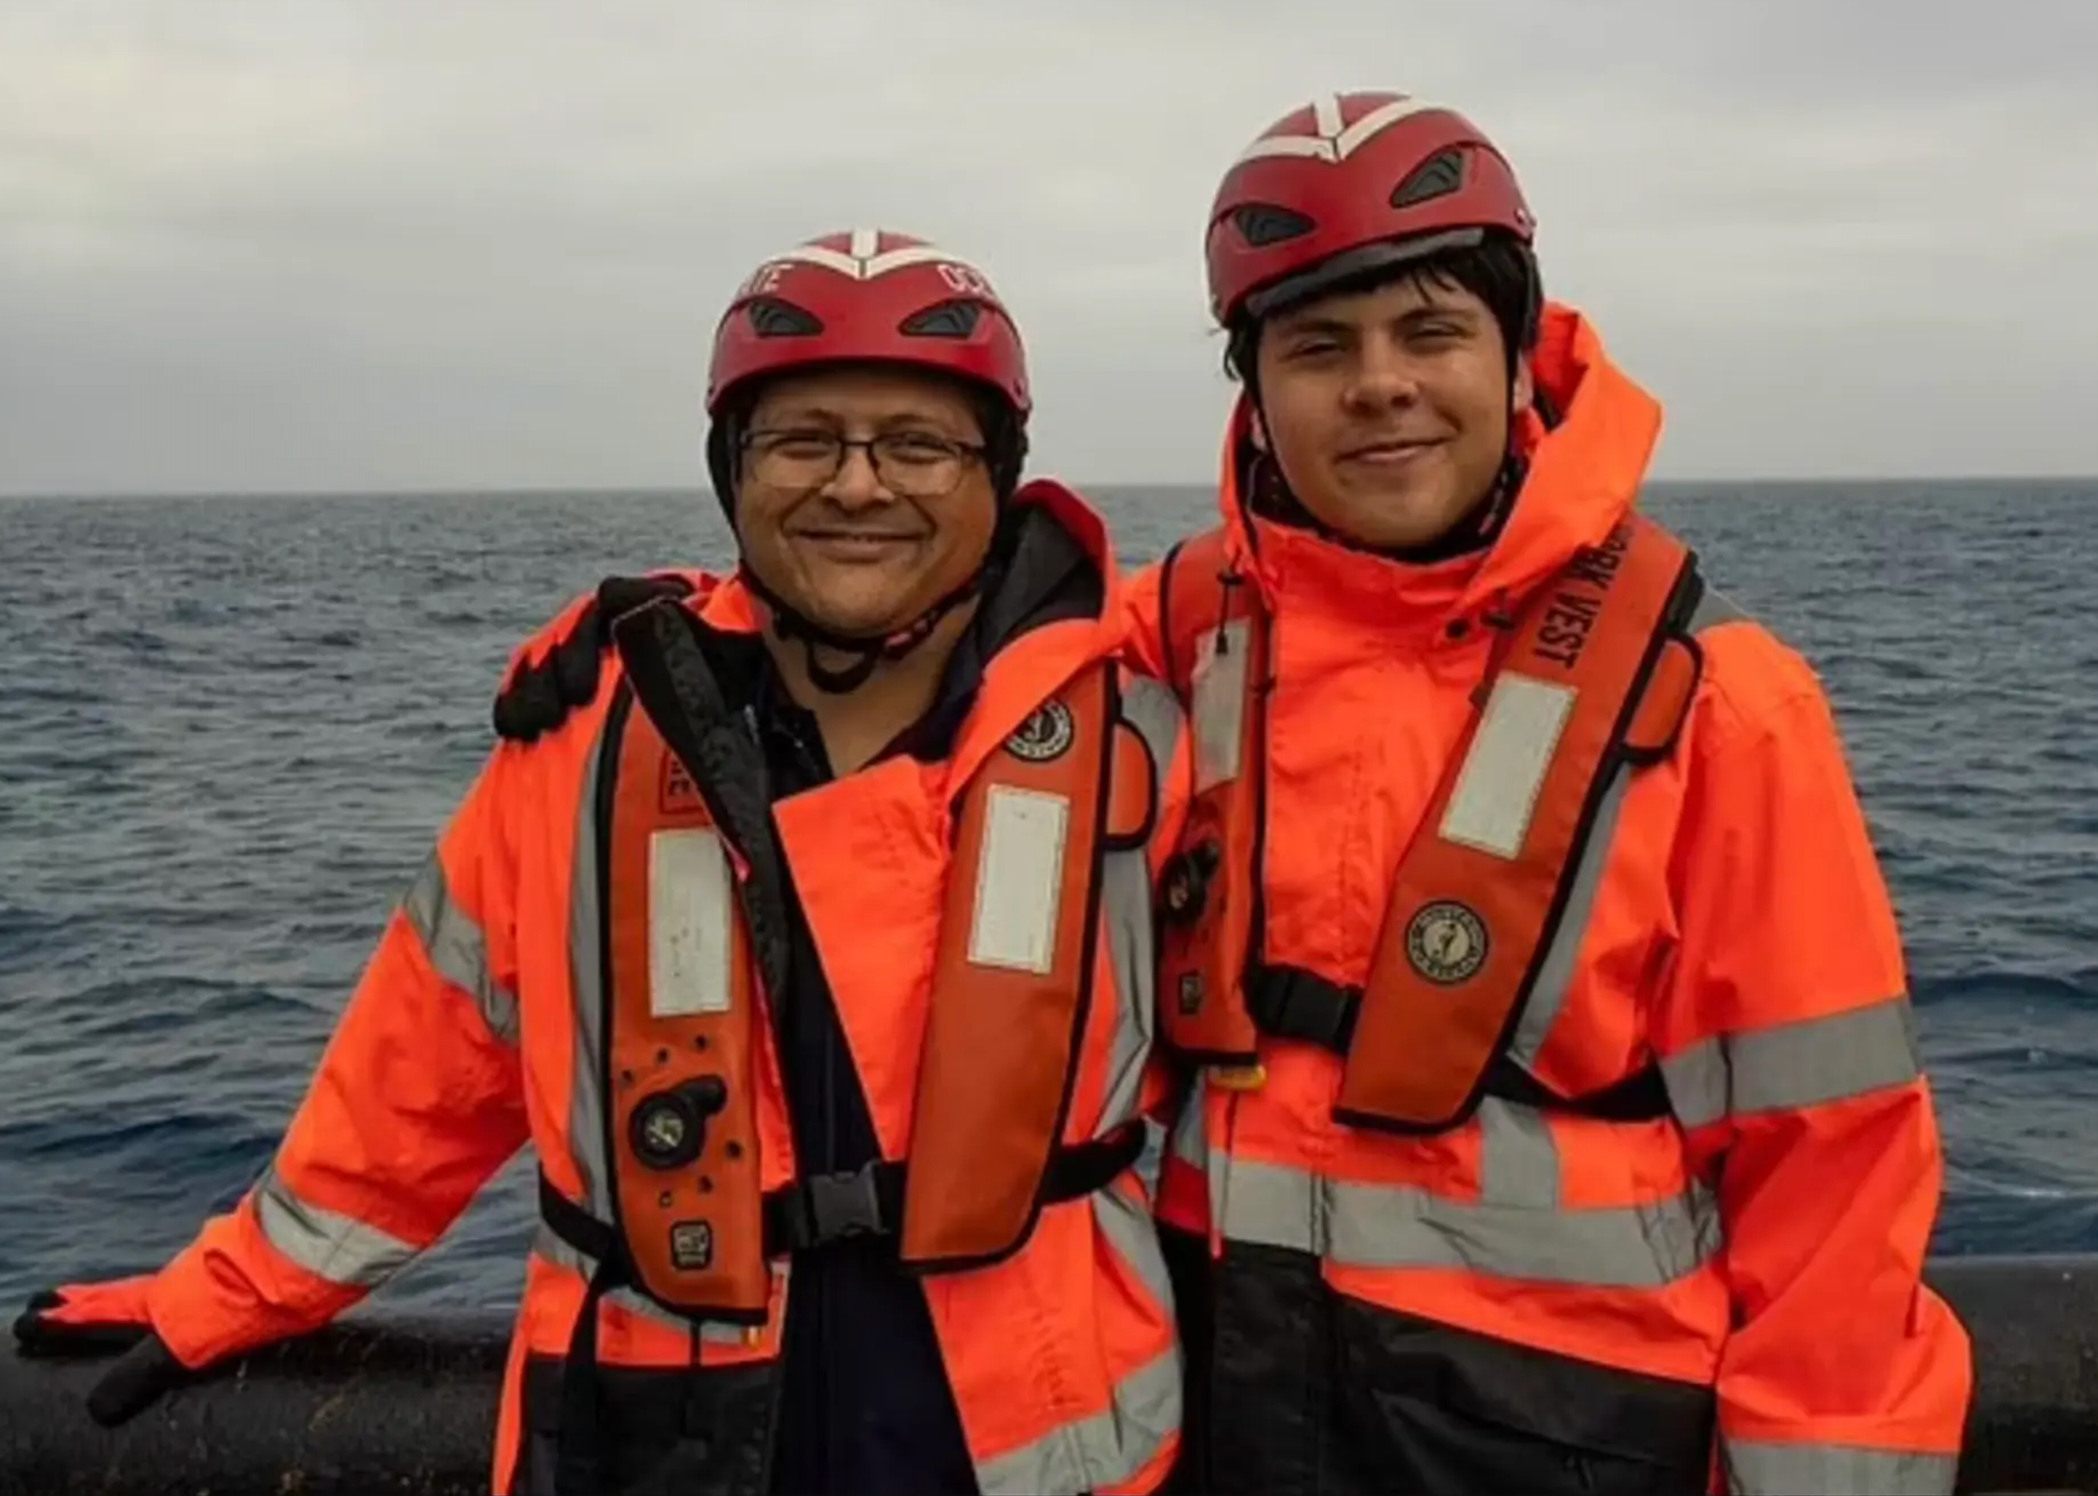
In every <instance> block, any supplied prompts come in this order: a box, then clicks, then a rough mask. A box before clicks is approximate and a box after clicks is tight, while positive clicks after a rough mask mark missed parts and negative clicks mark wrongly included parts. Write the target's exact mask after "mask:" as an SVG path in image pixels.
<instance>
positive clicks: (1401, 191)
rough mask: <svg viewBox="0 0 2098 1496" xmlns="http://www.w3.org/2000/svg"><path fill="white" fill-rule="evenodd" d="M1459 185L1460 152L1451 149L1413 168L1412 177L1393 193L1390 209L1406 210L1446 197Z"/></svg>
mask: <svg viewBox="0 0 2098 1496" xmlns="http://www.w3.org/2000/svg"><path fill="white" fill-rule="evenodd" d="M1463 185H1464V152H1463V151H1461V150H1458V149H1456V148H1455V147H1452V148H1451V149H1449V150H1447V151H1443V152H1441V153H1440V154H1438V155H1434V156H1430V157H1429V158H1428V159H1427V160H1426V161H1424V162H1422V163H1421V164H1420V165H1419V166H1417V167H1415V168H1414V169H1413V173H1412V175H1410V176H1408V177H1407V178H1406V180H1405V181H1403V182H1401V183H1399V185H1398V186H1397V187H1396V188H1395V189H1393V191H1392V194H1391V205H1392V206H1393V207H1394V208H1410V207H1412V206H1413V205H1414V204H1415V203H1424V202H1427V201H1429V200H1430V199H1432V198H1438V197H1447V196H1448V195H1449V194H1450V193H1452V192H1455V191H1456V190H1457V189H1458V188H1459V187H1462V186H1463Z"/></svg>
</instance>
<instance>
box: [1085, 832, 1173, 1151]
mask: <svg viewBox="0 0 2098 1496" xmlns="http://www.w3.org/2000/svg"><path fill="white" fill-rule="evenodd" d="M1100 879H1101V884H1102V887H1101V890H1100V923H1101V927H1102V933H1103V934H1104V935H1105V936H1106V939H1107V961H1108V966H1109V968H1110V969H1111V970H1112V971H1113V972H1114V974H1115V991H1114V992H1113V994H1111V995H1112V996H1113V998H1114V1001H1115V1005H1116V1014H1115V1034H1114V1042H1113V1044H1112V1045H1110V1046H1109V1049H1108V1056H1107V1090H1106V1095H1105V1099H1104V1100H1103V1101H1102V1103H1101V1108H1100V1118H1099V1122H1098V1130H1099V1131H1101V1132H1107V1131H1109V1130H1110V1129H1112V1128H1114V1127H1117V1126H1119V1125H1120V1124H1121V1123H1123V1122H1126V1121H1128V1120H1129V1119H1130V1118H1131V1117H1133V1116H1135V1115H1136V1113H1137V1104H1138V1102H1139V1101H1140V1100H1141V1099H1142V1094H1143V1085H1144V1067H1145V1065H1146V1064H1147V1063H1148V1062H1149V1060H1150V1058H1151V1045H1152V1041H1153V1037H1154V1029H1155V1028H1156V1025H1157V1019H1158V1013H1157V1007H1156V1000H1155V998H1154V997H1153V995H1152V993H1153V986H1152V969H1153V964H1154V963H1153V957H1152V951H1151V934H1152V932H1151V868H1150V865H1149V863H1148V862H1147V861H1146V859H1145V853H1144V849H1143V848H1141V847H1138V848H1135V849H1133V850H1131V851H1127V852H1109V853H1107V854H1106V855H1105V856H1104V857H1102V858H1101V869H1100ZM1108 996H1110V994H1107V993H1102V992H1095V993H1094V994H1093V1000H1094V1001H1095V1002H1099V1001H1101V1000H1102V999H1103V998H1106V997H1108Z"/></svg>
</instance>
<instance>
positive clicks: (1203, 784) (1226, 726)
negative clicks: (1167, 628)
mask: <svg viewBox="0 0 2098 1496" xmlns="http://www.w3.org/2000/svg"><path fill="white" fill-rule="evenodd" d="M1248 627H1249V625H1248V624H1247V622H1246V620H1245V619H1243V618H1240V619H1235V620H1233V621H1232V622H1230V623H1227V624H1225V625H1224V629H1223V640H1222V647H1221V648H1219V646H1218V639H1217V631H1216V630H1215V629H1204V630H1203V631H1202V636H1201V638H1199V639H1198V640H1196V641H1195V669H1194V675H1193V684H1194V698H1195V701H1194V713H1193V716H1194V729H1195V793H1196V794H1198V795H1199V794H1201V793H1202V792H1203V791H1204V790H1206V789H1208V788H1209V787H1210V786H1211V785H1213V784H1222V783H1224V782H1225V781H1226V780H1230V779H1236V778H1237V777H1238V750H1239V738H1240V736H1241V734H1242V731H1243V729H1244V725H1245V716H1246V654H1247V650H1248V649H1249V648H1250V646H1249V645H1248V644H1247V642H1246V635H1247V629H1248Z"/></svg>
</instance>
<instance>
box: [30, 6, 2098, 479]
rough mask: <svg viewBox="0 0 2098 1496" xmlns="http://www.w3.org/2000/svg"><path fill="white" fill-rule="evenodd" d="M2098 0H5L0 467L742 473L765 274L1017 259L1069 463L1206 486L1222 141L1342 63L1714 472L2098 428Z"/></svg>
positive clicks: (1981, 449) (2042, 451)
mask: <svg viewBox="0 0 2098 1496" xmlns="http://www.w3.org/2000/svg"><path fill="white" fill-rule="evenodd" d="M2093 59H2098V8H2094V7H2092V6H2091V5H2090V4H2089V3H2088V0H2001V3H1998V4H1996V5H1994V6H1989V7H1973V6H1963V7H1956V6H1952V5H1950V4H1947V3H1945V0H1916V3H1901V4H1898V3H1894V0H1844V3H1842V4H1835V5H1831V4H1827V3H1825V0H1756V3H1754V4H1748V3H1746V0H1728V3H1720V0H1699V3H1693V0H1581V3H1580V4H1578V5H1575V4H1569V3H1565V0H1473V3H1470V4H1467V5H1465V6H1462V7H1458V6H1437V7H1398V6H1393V5H1391V4H1389V3H1370V0H1360V3H1357V0H1327V3H1323V4H1315V5H1314V4H1308V3H1307V4H1306V5H1302V6H1290V7H1285V6H1280V5H1276V4H1273V3H1265V4H1254V3H1251V0H1201V3H1197V0H1145V3H1144V4H1143V5H1140V6H1139V5H1130V4H1126V3H1121V4H1117V3H1114V0H1058V3H1057V4H1056V5H1054V6H1041V7H1025V8H1023V7H1020V6H1018V5H1013V6H1004V5H989V4H984V3H982V0H887V3H882V4H861V5H854V4H847V3H804V4H796V5H793V6H791V7H790V6H763V7H761V6H727V5H721V6H709V7H696V6H690V5H687V4H682V3H670V0H663V3H641V0H629V3H621V4H607V5H604V6H591V7H587V8H585V7H583V6H580V5H575V4H554V3H546V0H449V3H447V4H446V5H443V6H419V5H413V4H409V3H406V0H365V3H363V4H361V5H358V6H354V7H353V6H321V5H318V4H298V3H285V4H280V5H274V6H270V7H255V6H252V5H247V4H240V3H234V0H185V3H184V4H183V5H182V6H180V7H167V6H152V5H148V4H144V3H111V0H13V3H11V4H10V5H8V6H7V7H5V8H0V491H51V490H111V489H113V490H134V491H135V490H154V489H168V488H174V489H200V488H201V489H222V488H257V487H260V488H305V487H394V486H407V487H415V486H473V485H586V484H596V483H607V484H629V483H672V484H684V483H693V482H697V481H699V473H700V461H699V444H700V435H701V429H700V420H699V414H698V410H697V405H698V396H699V391H700V389H701V386H702V384H703V380H704V372H705V357H706V349H707V343H708V340H709V338H710V336H711V330H712V325H713V320H714V317H715V315H716V314H717V312H718V309H719V305H720V303H721V300H722V298H723V297H725V296H726V295H727V293H728V292H729V290H730V289H731V288H732V287H733V286H734V285H735V284H736V282H737V281H738V280H740V279H741V278H742V276H743V275H744V274H745V273H746V272H747V271H748V270H749V268H750V267H751V266H752V265H753V264H754V263H755V262H756V261H757V260H758V259H760V258H761V257H763V256H764V255H766V254H768V253H770V252H772V251H773V250H775V249H777V248H779V247H781V246H783V245H785V244H787V243H791V242H794V241H796V240H798V239H801V238H803V237H806V236H807V235H809V234H813V233H817V232H821V231H824V230H826V229H831V228H837V227H846V226H850V225H851V224H854V223H863V222H881V223H885V224H888V225H891V226H894V227H898V228H905V229H909V230H911V231H913V232H918V233H923V234H927V235H929V236H931V237H934V238H936V239H938V240H940V241H941V242H942V243H945V244H947V245H948V246H950V247H951V248H953V249H955V250H957V251H958V252H961V253H963V254H965V255H967V256H969V257H970V258H972V259H975V260H977V261H978V262H979V263H982V264H984V265H985V266H986V267H987V268H988V269H990V271H991V272H992V274H993V275H994V277H995V278H996V279H997V280H998V281H999V283H1000V286H1001V289H1002V290H1003V291H1004V292H1005V293H1006V295H1007V297H1008V298H1009V299H1010V300H1011V301H1012V303H1013V304H1014V306H1015V309H1016V311H1017V312H1018V314H1019V315H1020V316H1021V318H1022V320H1023V323H1024V325H1025V326H1026V327H1027V329H1028V332H1029V336H1030V346H1031V351H1032V353H1033V356H1034V359H1035V362H1036V365H1037V376H1038V377H1037V385H1038V388H1039V391H1040V396H1041V415H1040V418H1039V429H1038V441H1037V452H1038V454H1039V456H1040V460H1041V463H1042V465H1043V466H1044V467H1047V468H1053V469H1055V470H1058V471H1061V472H1064V473H1066V474H1069V475H1072V476H1076V477H1079V478H1081V479H1086V480H1092V481H1114V480H1123V481H1143V480H1161V479H1162V480H1194V481H1199V480H1201V479H1203V478H1205V477H1207V476H1208V474H1209V473H1210V471H1211V468H1212V466H1213V459H1214V447H1215V442H1216V435H1217V429H1218V422H1219V420H1220V418H1221V416H1222V414H1223V412H1224V410H1225V409H1226V407H1227V405H1228V401H1229V397H1230V391H1229V388H1228V386H1227V385H1226V384H1225V382H1224V381H1223V379H1222V377H1221V375H1220V373H1219V372H1218V369H1217V354H1218V347H1217V341H1216V339H1215V337H1214V336H1213V334H1212V333H1211V331H1210V330H1209V328H1208V327H1207V324H1206V318H1205V313H1204V306H1203V295H1202V285H1201V236H1202V228H1203V223H1204V219H1205V216H1206V212H1207V208H1208V203H1209V196H1210V193H1211V191H1212V189H1213V187H1214V184H1215V180H1216V176H1217V173H1218V172H1219V171H1220V170H1221V169H1222V167H1223V165H1224V164H1225V163H1226V162H1227V161H1228V160H1229V159H1230V157H1231V155H1232V154H1234V153H1235V152H1236V150H1237V149H1238V148H1239V146H1240V145H1241V144H1243V142H1244V141H1245V140H1246V139H1247V138H1249V137H1250V136H1251V135H1253V134H1254V133H1255V132H1256V131H1258V130H1259V129H1260V128H1261V127H1262V126H1263V125H1264V124H1265V123H1266V122H1267V120H1268V119H1270V118H1272V117H1273V116H1274V115H1276V114H1279V113H1280V112H1282V111H1283V110H1285V109H1288V108H1291V107H1293V106H1295V105H1296V104H1297V103H1299V102H1301V101H1302V100H1303V99H1304V98H1306V97H1308V96H1309V95H1311V94H1312V93H1314V92H1317V91H1322V90H1327V89H1331V88H1335V87H1343V88H1345V87H1401V88H1410V89H1414V90H1417V91H1419V92H1421V93H1424V94H1427V95H1430V96H1432V97H1436V98H1439V99H1442V100H1445V101H1447V102H1451V103H1455V104H1458V105H1459V106H1460V107H1462V108H1464V109H1466V110H1467V112H1469V113H1471V114H1473V115H1474V117H1475V118H1477V119H1478V120H1479V121H1480V122H1481V123H1482V124H1484V125H1485V126H1486V127H1487V128H1488V129H1489V130H1491V131H1492V132H1494V133H1495V134H1496V135H1497V136H1498V137H1499V138H1501V139H1502V141H1503V142H1504V144H1505V145H1506V147H1507V149H1508V150H1509V151H1510V153H1511V155H1513V156H1514V158H1515V159H1516V161H1517V163H1518V166H1519V168H1520V169H1521V171H1522V173H1523V176H1524V180H1525V183H1526V186H1527V187H1528V189H1529V191H1530V194H1531V196H1532V197H1533V199H1534V201H1535V203H1536V206H1537V207H1538V210H1539V213H1540V217H1541V219H1542V221H1543V239H1542V248H1543V253H1544V255H1545V263H1546V273H1547V278H1548V283H1549V284H1550V286H1551V289H1552V290H1553V291H1554V292H1555V293H1557V294H1560V295H1562V296H1565V297H1567V298H1568V299H1571V300H1573V301H1575V302H1576V303H1578V304H1579V305H1581V306H1582V307H1583V308H1584V310H1586V311H1588V312H1589V313H1590V314H1591V315H1592V316H1593V317H1594V318H1595V319H1596V321H1597V322H1598V324H1599V325H1600V327H1601V328H1602V331H1603V333H1604V336H1605V338H1606V340H1607V341H1608V343H1609V346H1610V347H1611V349H1612V351H1613V352H1614V353H1615V354H1617V355H1618V356H1619V357H1620V358H1621V359H1622V360H1623V361H1624V362H1625V363H1626V364H1627V365H1628V366H1629V367H1630V369H1631V370H1632V371H1633V373H1634V374H1635V375H1636V376H1637V377H1639V378H1640V379H1641V380H1642V381H1643V382H1645V383H1647V384H1648V385H1649V386H1650V387H1652V388H1653V389H1655V391H1656V392H1657V393H1658V394H1660V395H1661V397H1662V398H1663V399H1664V401H1665V402H1666V403H1667V404H1668V407H1669V412H1670V416H1669V435H1668V437H1667V440H1666V442H1665V444H1664V448H1663V455H1662V470H1663V471H1664V472H1668V473H1677V474H1684V475H1692V474H1694V475H1729V474H1742V473H1770V474H1782V475H1790V474H1813V473H1861V474H1873V473H1883V472H1904V473H1912V472H1933V471H1943V472H1975V471H2047V470H2053V471H2091V470H2098V444H2094V443H2098V436H2094V433H2093V425H2092V423H2091V422H2090V421H2089V420H2088V417H2087V413H2086V407H2087V406H2088V404H2089V402H2090V399H2091V397H2092V395H2093V394H2094V393H2098V353H2094V352H2093V350H2094V349H2098V297H2094V296H2093V294H2092V292H2091V290H2090V287H2089V284H2088V282H2089V272H2088V269H2087V267H2088V266H2089V265H2090V264H2091V263H2092V257H2093V253H2094V251H2098V190H2094V189H2098V106H2094V105H2093V104H2091V103H2090V102H2089V98H2090V88H2089V80H2088V77H2087V76H2080V75H2079V70H2080V69H2086V68H2088V65H2089V63H2090V62H2091V61H2092V60H2093Z"/></svg>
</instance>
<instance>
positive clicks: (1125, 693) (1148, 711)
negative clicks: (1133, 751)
mask: <svg viewBox="0 0 2098 1496" xmlns="http://www.w3.org/2000/svg"><path fill="white" fill-rule="evenodd" d="M1122 720H1123V721H1125V722H1127V723H1128V724H1129V725H1130V726H1131V727H1134V728H1135V729H1136V730H1137V732H1138V733H1139V734H1140V735H1141V736H1142V737H1143V740H1144V746H1145V747H1147V748H1149V749H1150V750H1151V762H1152V763H1153V764H1155V765H1157V767H1158V776H1159V782H1160V783H1161V784H1163V783H1164V780H1165V776H1166V774H1167V773H1168V772H1169V771H1170V770H1171V769H1172V767H1173V755H1174V753H1175V752H1177V751H1178V750H1179V747H1180V733H1181V730H1182V729H1183V728H1184V727H1185V726H1186V725H1187V714H1186V713H1185V712H1183V711H1182V710H1181V709H1180V700H1179V698H1178V697H1176V696H1175V695H1174V694H1173V691H1172V688H1171V687H1170V686H1168V685H1166V683H1165V682H1164V681H1161V680H1155V679H1153V678H1152V677H1151V676H1148V675H1136V674H1133V673H1131V672H1129V671H1126V670H1125V671H1124V672H1122Z"/></svg>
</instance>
